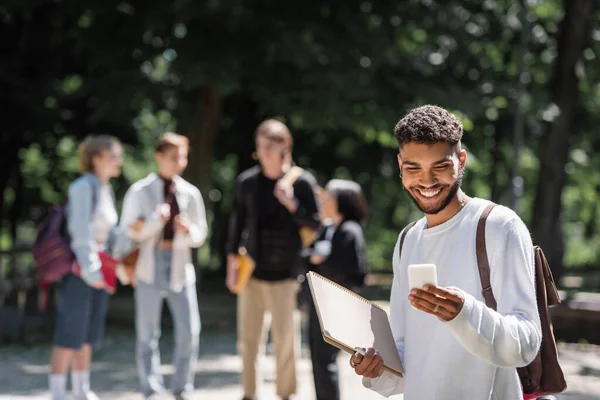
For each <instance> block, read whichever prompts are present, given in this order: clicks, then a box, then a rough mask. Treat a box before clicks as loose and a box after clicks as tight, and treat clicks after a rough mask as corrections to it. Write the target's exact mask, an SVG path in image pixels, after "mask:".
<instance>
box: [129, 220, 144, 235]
mask: <svg viewBox="0 0 600 400" xmlns="http://www.w3.org/2000/svg"><path fill="white" fill-rule="evenodd" d="M143 227H144V220H143V219H142V218H138V219H136V220H135V222H134V223H133V224H131V225H129V229H130V230H131V231H132V232H134V233H140V232H141V231H142V228H143Z"/></svg>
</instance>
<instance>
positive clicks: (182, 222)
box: [173, 214, 190, 234]
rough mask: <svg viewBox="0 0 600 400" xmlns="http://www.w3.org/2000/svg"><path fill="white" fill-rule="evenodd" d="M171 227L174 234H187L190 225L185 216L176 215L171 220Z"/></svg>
mask: <svg viewBox="0 0 600 400" xmlns="http://www.w3.org/2000/svg"><path fill="white" fill-rule="evenodd" d="M173 226H174V228H175V231H176V232H181V233H184V234H185V233H188V232H189V231H190V224H189V222H188V220H187V218H186V217H185V216H182V215H181V214H180V215H176V216H175V218H174V220H173Z"/></svg>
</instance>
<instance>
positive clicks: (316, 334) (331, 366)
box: [308, 297, 340, 400]
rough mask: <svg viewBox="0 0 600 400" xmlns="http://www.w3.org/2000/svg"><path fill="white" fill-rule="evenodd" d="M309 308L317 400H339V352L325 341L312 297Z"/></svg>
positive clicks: (309, 328) (309, 329) (310, 340)
mask: <svg viewBox="0 0 600 400" xmlns="http://www.w3.org/2000/svg"><path fill="white" fill-rule="evenodd" d="M308 306H309V309H308V313H309V319H308V331H309V335H308V344H309V346H310V358H311V360H312V368H313V379H314V382H315V392H316V394H317V400H339V399H340V385H339V373H338V370H339V369H338V365H337V363H336V358H337V355H338V353H339V350H338V349H337V347H334V346H332V345H330V344H329V343H327V342H325V340H323V336H322V335H321V327H320V325H319V319H318V317H317V311H316V309H315V305H314V303H313V300H312V297H309V298H308Z"/></svg>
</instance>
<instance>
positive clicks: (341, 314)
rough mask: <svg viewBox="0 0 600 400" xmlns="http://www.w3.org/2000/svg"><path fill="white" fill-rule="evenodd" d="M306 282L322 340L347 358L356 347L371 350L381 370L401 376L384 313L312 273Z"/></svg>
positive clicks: (361, 298) (402, 369) (366, 301)
mask: <svg viewBox="0 0 600 400" xmlns="http://www.w3.org/2000/svg"><path fill="white" fill-rule="evenodd" d="M307 278H308V283H309V286H310V291H311V294H312V297H313V300H314V303H315V308H316V310H317V315H318V317H319V324H320V325H321V333H322V335H323V339H324V340H325V341H326V342H327V343H329V344H331V345H333V346H335V347H337V348H339V349H341V350H344V351H346V352H348V353H350V354H354V353H355V352H356V350H355V348H356V347H361V348H367V347H373V348H374V349H375V350H377V351H378V352H379V354H380V355H381V357H383V362H384V368H385V369H387V370H388V371H390V372H391V373H393V374H396V375H398V376H403V374H404V368H403V366H402V361H401V360H400V355H399V354H398V350H397V349H396V342H395V340H394V337H393V335H392V329H391V327H390V322H389V319H388V315H387V313H386V312H385V310H383V309H382V308H381V307H379V306H377V305H376V304H373V303H372V302H370V301H369V300H367V299H365V298H364V297H361V296H359V295H358V294H356V293H354V292H352V291H351V290H349V289H346V288H345V287H343V286H341V285H339V284H337V283H335V282H333V281H331V280H329V279H327V278H325V277H323V276H322V275H319V274H317V273H315V272H314V271H311V272H309V273H308V274H307Z"/></svg>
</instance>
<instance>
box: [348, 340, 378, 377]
mask: <svg viewBox="0 0 600 400" xmlns="http://www.w3.org/2000/svg"><path fill="white" fill-rule="evenodd" d="M350 366H351V367H352V368H354V372H356V374H357V375H360V376H364V377H367V378H377V377H380V376H381V375H382V374H383V358H381V355H379V353H378V352H377V350H375V349H374V348H372V347H369V348H368V349H367V350H365V355H364V356H363V355H362V354H360V353H359V352H358V351H357V352H356V353H354V355H352V357H350Z"/></svg>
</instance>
